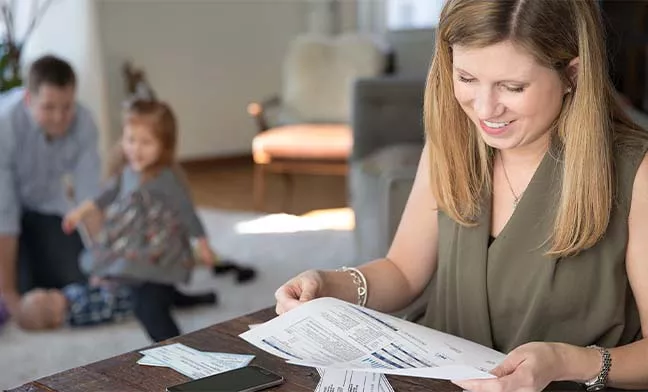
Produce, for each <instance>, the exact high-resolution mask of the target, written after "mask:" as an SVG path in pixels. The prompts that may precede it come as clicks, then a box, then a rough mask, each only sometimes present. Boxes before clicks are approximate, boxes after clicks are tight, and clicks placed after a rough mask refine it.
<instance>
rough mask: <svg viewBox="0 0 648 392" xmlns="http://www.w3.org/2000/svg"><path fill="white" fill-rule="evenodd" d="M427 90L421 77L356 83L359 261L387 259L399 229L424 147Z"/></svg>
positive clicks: (353, 162) (352, 183) (354, 189)
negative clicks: (424, 98) (425, 92)
mask: <svg viewBox="0 0 648 392" xmlns="http://www.w3.org/2000/svg"><path fill="white" fill-rule="evenodd" d="M424 88H425V81H424V80H423V79H420V78H416V79H404V78H399V77H377V78H366V79H359V80H358V81H357V82H356V83H355V87H354V96H353V118H352V124H351V125H352V130H353V150H352V153H351V159H350V170H349V199H350V205H351V208H353V211H354V213H355V243H356V260H357V261H358V263H362V262H365V261H368V260H372V259H375V258H378V257H384V256H385V254H386V253H387V250H388V248H389V245H390V244H391V241H392V238H393V236H394V233H395V231H396V228H397V227H398V223H399V221H400V216H401V214H402V212H403V208H404V207H405V203H406V201H407V198H408V196H409V192H410V190H411V188H412V183H413V180H414V175H415V174H416V166H417V164H418V159H419V156H420V153H421V150H422V148H423V142H424V133H423V92H424Z"/></svg>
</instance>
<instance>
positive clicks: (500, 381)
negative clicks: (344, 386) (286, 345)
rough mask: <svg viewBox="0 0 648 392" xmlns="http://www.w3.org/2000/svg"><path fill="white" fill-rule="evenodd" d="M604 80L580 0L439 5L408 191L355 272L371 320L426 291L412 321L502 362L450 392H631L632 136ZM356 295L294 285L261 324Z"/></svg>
mask: <svg viewBox="0 0 648 392" xmlns="http://www.w3.org/2000/svg"><path fill="white" fill-rule="evenodd" d="M606 65H607V61H606V57H605V48H604V35H603V29H602V24H601V15H600V10H599V8H598V2H596V1H594V0H562V1H556V0H511V1H482V0H448V1H447V2H446V3H445V5H444V8H443V11H442V12H441V17H440V21H439V28H438V34H437V38H436V49H435V54H434V57H433V62H432V66H431V68H430V71H429V75H428V81H427V86H426V94H425V105H424V106H425V125H426V135H427V145H426V147H425V149H424V151H423V154H422V156H421V159H420V164H419V169H418V173H417V175H416V179H415V182H414V186H413V188H412V191H411V194H410V197H409V200H408V203H407V206H406V207H405V211H404V212H403V216H402V219H401V223H400V226H399V228H398V231H397V233H396V236H395V239H394V241H393V243H392V246H391V248H390V250H389V252H388V254H387V256H386V257H385V258H383V259H379V260H374V261H372V262H370V263H367V264H364V265H362V266H360V267H359V268H358V271H359V272H360V273H361V274H363V275H364V277H365V279H362V282H366V284H364V283H363V284H362V285H363V286H364V289H365V290H367V293H368V294H367V295H368V300H367V303H366V305H367V306H368V307H371V308H375V309H378V310H381V311H387V312H392V311H396V310H398V309H399V308H402V307H404V306H405V305H407V304H409V303H410V302H412V301H413V300H414V299H415V298H416V297H417V296H418V295H420V294H421V292H423V290H424V289H425V288H426V286H427V285H428V283H429V282H430V281H431V279H432V278H434V290H432V295H431V297H430V299H429V301H428V307H427V312H426V317H425V320H424V323H425V324H426V325H427V326H429V327H431V328H434V329H436V330H440V331H443V332H446V333H450V334H453V335H457V336H460V337H463V338H466V339H469V340H472V341H475V342H478V343H480V344H482V345H484V346H488V347H493V348H495V349H497V350H500V351H503V352H506V353H508V355H507V357H506V359H505V360H504V361H503V362H502V363H500V364H498V365H497V367H495V368H494V369H492V370H491V372H492V374H494V375H495V376H496V378H493V379H488V380H457V381H455V383H456V384H457V385H459V386H461V387H463V388H464V389H468V390H471V391H473V392H475V391H500V392H501V391H518V392H519V391H524V392H530V391H540V390H543V389H544V388H545V387H546V386H547V385H548V384H549V383H551V382H553V381H562V380H570V381H576V382H580V383H583V384H585V386H586V388H587V390H588V391H598V390H601V389H604V388H605V387H606V385H608V384H609V385H613V386H615V387H621V388H634V389H643V390H645V389H646V388H648V368H646V365H645V364H646V361H647V358H648V357H647V353H648V340H646V339H644V338H643V337H644V336H648V286H647V285H646V283H645V282H647V281H648V264H647V263H646V258H645V254H646V253H648V243H646V242H645V241H644V240H643V238H646V237H648V158H646V151H648V133H647V132H646V131H644V130H642V129H640V127H639V126H637V125H636V124H634V123H633V122H632V121H631V120H630V119H629V118H628V116H627V115H626V114H625V112H624V111H623V110H622V109H621V106H620V103H619V100H618V97H617V96H616V93H615V91H614V89H613V87H612V83H611V81H610V79H609V76H608V72H607V66H606ZM356 289H357V287H356V286H355V285H354V284H353V279H352V277H351V276H350V275H349V274H348V273H345V272H337V271H307V272H305V273H304V274H301V275H299V276H297V277H295V278H294V279H292V280H290V281H289V282H287V283H286V284H285V285H284V286H282V287H281V288H279V290H278V291H277V293H276V298H277V311H278V312H279V313H283V312H285V311H287V310H290V309H292V308H294V307H296V306H299V305H300V304H302V303H303V302H304V301H307V300H310V299H313V298H317V297H321V296H335V297H338V298H342V299H344V300H347V301H349V302H357V301H358V296H357V290H356Z"/></svg>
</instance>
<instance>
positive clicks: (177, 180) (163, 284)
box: [63, 99, 215, 341]
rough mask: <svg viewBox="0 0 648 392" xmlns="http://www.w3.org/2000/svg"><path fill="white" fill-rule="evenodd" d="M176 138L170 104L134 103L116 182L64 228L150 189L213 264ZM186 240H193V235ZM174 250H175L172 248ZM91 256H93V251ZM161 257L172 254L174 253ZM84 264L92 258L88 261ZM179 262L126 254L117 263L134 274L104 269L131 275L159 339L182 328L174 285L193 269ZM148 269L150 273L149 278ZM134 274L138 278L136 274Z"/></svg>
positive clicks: (140, 310)
mask: <svg viewBox="0 0 648 392" xmlns="http://www.w3.org/2000/svg"><path fill="white" fill-rule="evenodd" d="M176 140H177V130H176V120H175V117H174V115H173V113H172V111H171V109H170V108H169V106H168V105H167V104H165V103H163V102H159V101H154V100H141V99H139V100H134V101H132V102H130V103H129V104H128V105H127V107H126V109H125V112H124V133H123V137H122V140H121V145H120V148H118V152H119V154H118V159H116V162H115V164H114V165H112V166H113V167H112V168H111V173H110V174H111V185H110V186H109V187H108V188H107V189H106V190H105V191H104V192H103V193H102V194H101V195H100V196H99V197H97V198H96V199H94V200H88V201H85V202H83V203H82V204H81V205H80V206H79V207H78V208H76V209H74V210H72V211H71V212H70V213H69V214H68V215H67V216H66V217H65V218H64V221H63V225H64V230H66V231H69V232H72V231H73V230H74V228H76V227H77V225H79V223H80V222H82V220H83V219H84V218H85V217H87V216H89V215H90V214H91V213H92V212H93V211H94V212H96V211H97V210H99V211H102V212H103V211H105V210H107V208H108V207H109V206H111V205H113V204H114V203H119V202H120V201H123V200H126V199H127V198H129V197H131V195H133V194H134V193H135V192H137V191H141V190H144V191H146V192H149V193H151V194H156V195H161V196H162V198H163V199H164V201H165V202H166V204H165V205H164V209H165V210H166V209H169V210H172V211H173V212H174V213H175V214H176V216H177V217H178V221H179V222H180V225H181V226H183V227H182V229H183V230H182V231H181V232H180V233H182V234H181V235H188V236H190V237H191V239H196V243H197V253H198V258H200V259H201V260H202V261H203V262H204V263H205V264H207V265H213V264H214V263H215V256H214V253H213V252H212V250H211V248H210V246H209V243H208V241H207V238H206V236H205V230H204V228H203V226H202V223H201V222H200V219H199V218H198V216H197V215H196V211H195V209H194V205H193V203H192V201H191V197H190V195H189V193H188V190H187V187H186V181H185V180H184V176H183V173H182V172H181V170H180V169H179V167H178V166H177V164H176V163H175V160H174V156H175V150H176ZM124 240H125V241H127V240H128V239H124ZM186 240H187V242H188V241H189V238H187V239H186ZM170 246H171V245H170ZM173 251H174V250H172V249H169V252H168V253H172V252H173ZM174 254H175V253H174ZM86 256H89V257H92V254H89V255H86ZM161 257H167V258H169V254H163V255H161ZM171 262H174V260H172V261H171ZM120 263H121V264H120ZM84 264H85V265H87V264H88V263H86V262H85V261H82V265H84ZM90 264H92V262H90ZM167 264H168V263H167ZM175 264H177V266H172V268H170V269H169V268H167V269H164V268H156V267H157V266H156V265H155V263H150V262H147V260H146V261H140V262H139V264H138V263H137V260H134V261H133V260H130V259H128V260H126V261H124V259H120V260H118V261H116V262H115V263H113V264H112V265H113V266H119V265H122V266H124V265H128V266H130V267H128V268H131V270H132V269H133V268H139V271H137V272H138V274H133V273H132V272H133V271H129V274H121V272H122V271H118V270H115V269H112V270H109V271H103V272H102V277H109V278H117V279H120V278H127V282H129V284H130V285H131V286H132V287H133V293H134V296H133V297H134V298H133V299H134V302H135V303H134V313H135V316H136V317H137V318H138V319H139V320H140V322H141V323H142V324H143V326H144V327H145V328H146V330H147V332H148V333H149V335H150V336H151V338H152V339H153V340H154V341H161V340H165V339H169V338H171V337H174V336H177V335H179V333H180V332H179V330H178V327H177V325H176V323H175V321H174V320H173V318H172V316H171V311H170V310H171V307H172V305H173V300H174V293H175V288H174V285H175V283H181V282H183V281H186V280H187V279H188V277H189V271H190V268H186V265H184V266H183V265H182V264H184V260H183V261H182V262H181V261H180V260H178V261H177V262H176V263H175ZM142 271H145V273H144V275H147V276H146V277H145V278H143V277H142V275H143V273H142ZM90 272H95V273H96V272H97V271H90ZM120 275H121V276H120ZM134 276H135V277H137V278H135V279H133V277H134Z"/></svg>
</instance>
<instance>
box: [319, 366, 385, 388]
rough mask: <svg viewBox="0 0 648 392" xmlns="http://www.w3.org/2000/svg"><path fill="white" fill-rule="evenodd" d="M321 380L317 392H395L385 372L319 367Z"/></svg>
mask: <svg viewBox="0 0 648 392" xmlns="http://www.w3.org/2000/svg"><path fill="white" fill-rule="evenodd" d="M317 372H318V373H319V375H320V381H319V383H318V384H317V387H316V388H315V392H337V391H356V392H394V388H392V386H391V384H390V383H389V381H388V380H387V377H385V375H384V374H378V373H370V372H357V371H356V372H354V371H350V370H341V369H317Z"/></svg>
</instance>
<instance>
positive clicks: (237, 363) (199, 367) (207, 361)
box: [137, 343, 254, 380]
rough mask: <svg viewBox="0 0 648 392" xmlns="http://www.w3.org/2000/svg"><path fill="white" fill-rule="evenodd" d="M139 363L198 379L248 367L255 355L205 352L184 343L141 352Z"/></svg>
mask: <svg viewBox="0 0 648 392" xmlns="http://www.w3.org/2000/svg"><path fill="white" fill-rule="evenodd" d="M140 354H144V357H143V358H142V359H140V360H139V361H137V363H138V364H140V365H145V366H164V367H169V368H171V369H173V370H175V371H177V372H178V373H181V374H184V375H185V376H187V377H189V378H192V379H194V380H195V379H198V378H203V377H208V376H212V375H214V374H218V373H222V372H226V371H228V370H232V369H237V368H240V367H243V366H247V365H248V364H249V363H250V362H251V361H252V360H253V359H254V355H244V354H229V353H214V352H203V351H199V350H196V349H194V348H191V347H189V346H185V345H184V344H182V343H175V344H170V345H167V346H161V347H155V348H151V349H148V350H143V351H140Z"/></svg>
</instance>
